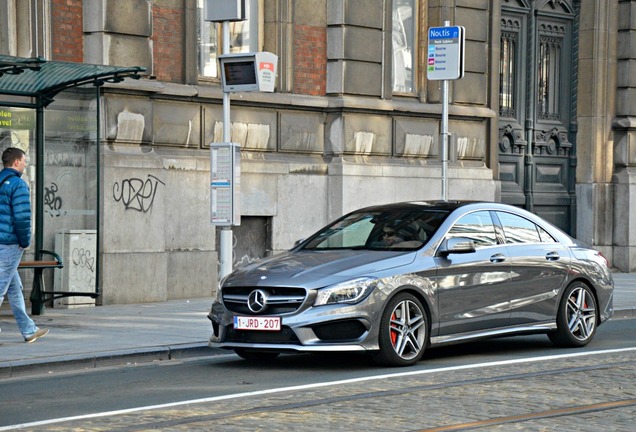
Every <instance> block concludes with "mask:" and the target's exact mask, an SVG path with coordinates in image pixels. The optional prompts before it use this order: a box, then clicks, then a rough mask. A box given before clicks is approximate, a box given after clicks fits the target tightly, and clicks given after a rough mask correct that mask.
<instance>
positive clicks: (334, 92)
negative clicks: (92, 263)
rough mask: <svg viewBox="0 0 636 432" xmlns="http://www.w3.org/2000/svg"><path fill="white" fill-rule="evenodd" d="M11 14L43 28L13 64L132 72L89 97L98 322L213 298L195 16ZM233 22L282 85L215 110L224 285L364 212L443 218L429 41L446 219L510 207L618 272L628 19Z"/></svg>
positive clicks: (287, 13)
mask: <svg viewBox="0 0 636 432" xmlns="http://www.w3.org/2000/svg"><path fill="white" fill-rule="evenodd" d="M17 3H18V1H17V0H10V1H9V2H8V4H9V6H8V8H7V7H5V10H2V9H0V14H7V16H10V14H12V13H13V14H14V15H15V14H17V15H18V18H17V20H18V22H20V18H19V16H20V14H21V13H22V14H23V15H22V20H24V19H26V18H25V16H27V17H28V16H30V15H28V13H30V14H35V15H38V16H41V17H43V18H44V20H43V21H38V22H43V24H41V26H42V29H41V30H42V31H43V32H44V33H45V35H46V36H47V37H45V38H43V40H39V41H38V40H35V39H34V40H33V42H32V44H31V45H30V46H29V47H25V46H24V44H22V46H20V43H17V42H15V39H16V35H17V33H16V32H17V30H16V32H14V34H13V37H14V39H11V37H12V35H11V30H10V29H9V30H8V31H4V33H3V34H2V35H0V52H1V53H5V54H11V55H18V56H22V57H34V56H36V55H42V56H45V57H46V58H50V59H53V60H60V61H72V62H85V63H94V64H108V65H118V66H143V67H145V68H146V70H147V76H146V77H144V78H142V79H140V80H126V81H124V82H123V83H117V84H109V83H106V84H104V85H103V86H102V87H101V98H100V100H99V103H100V106H99V108H100V110H99V111H98V112H99V113H100V114H99V121H98V123H97V124H98V126H97V127H98V128H99V135H98V136H99V143H98V145H99V155H100V156H99V158H100V160H99V166H100V171H99V172H100V178H99V184H100V187H99V188H98V191H99V192H98V193H99V200H98V202H99V203H100V204H99V210H98V211H99V214H100V218H99V221H100V222H99V226H98V227H96V228H97V232H98V237H99V256H98V260H97V265H98V266H99V268H100V272H99V275H100V276H99V280H97V281H96V283H97V284H98V285H99V287H100V292H101V293H102V295H101V298H100V299H99V300H98V302H101V303H103V304H112V303H136V302H142V301H161V300H165V299H174V298H188V297H204V296H210V295H212V294H213V293H214V291H215V289H216V285H217V283H218V260H219V256H218V241H217V237H218V231H219V230H218V229H215V227H214V226H213V225H212V224H211V223H210V187H209V180H210V149H209V147H210V143H215V142H221V141H222V126H223V106H222V99H223V93H222V90H221V87H220V84H219V78H218V71H216V55H218V54H219V52H218V51H219V49H220V48H219V47H220V46H221V38H222V36H223V35H222V34H221V32H220V31H219V30H218V29H215V27H214V25H211V24H210V23H207V22H205V21H204V20H203V19H202V14H203V11H202V6H203V4H204V3H205V2H204V1H202V0H153V1H149V0H84V1H80V0H63V1H62V0H36V1H30V2H28V3H29V4H30V5H31V9H30V10H29V12H28V13H27V12H25V11H22V9H21V8H20V7H19V6H16V4H17ZM25 3H27V2H25ZM11 4H13V5H14V6H13V9H12V6H11ZM246 4H247V7H248V13H249V16H248V18H249V19H248V21H246V22H243V23H234V24H233V27H232V33H231V35H232V43H233V44H234V45H233V49H235V48H236V49H237V50H238V49H242V50H243V51H245V50H249V51H261V50H262V51H269V52H272V53H275V54H276V55H277V56H278V58H279V63H278V75H277V81H276V91H275V92H274V93H236V94H232V95H231V122H232V128H231V137H232V139H231V141H232V142H236V143H239V144H240V145H241V162H240V170H241V178H240V208H241V215H242V217H241V225H240V226H235V227H233V236H234V247H233V250H234V256H233V261H234V265H235V266H237V265H241V264H244V263H247V262H251V261H253V260H255V259H257V258H258V257H261V256H265V255H267V254H271V253H276V252H278V251H282V250H285V249H288V248H290V247H291V246H292V245H293V243H294V241H296V240H297V239H300V238H303V237H305V236H307V235H308V234H310V233H311V232H313V231H314V230H316V229H318V228H320V227H321V226H323V225H325V224H326V223H328V222H329V221H330V220H332V219H333V218H335V217H338V216H340V215H342V214H343V213H345V212H348V211H350V210H353V209H355V208H358V207H361V206H365V205H371V204H377V203H384V202H391V201H403V200H437V199H440V198H441V196H442V195H441V193H442V182H441V166H442V164H441V150H440V142H441V139H440V132H441V113H442V105H441V92H440V82H439V81H430V80H427V79H426V62H427V47H428V41H427V36H428V28H429V27H439V26H443V25H444V23H445V22H446V21H448V22H450V23H451V25H460V26H464V27H465V29H466V47H465V73H464V76H463V78H461V79H459V80H456V81H453V82H451V83H450V107H449V116H450V120H449V131H450V140H449V141H450V153H449V168H448V180H449V182H448V197H449V199H451V200H456V199H471V200H496V201H504V202H510V203H512V204H515V205H520V206H524V207H527V208H529V209H530V210H532V211H535V212H536V213H538V214H540V215H542V216H544V217H546V218H548V219H550V220H552V221H553V222H555V223H557V224H559V225H560V226H561V227H562V228H563V229H565V230H566V231H568V232H570V233H572V234H573V235H575V236H576V237H578V238H580V239H582V240H584V241H587V242H588V243H591V244H594V245H596V246H597V247H599V248H600V249H601V250H602V251H603V252H604V254H605V255H606V256H607V257H608V258H609V259H610V260H611V262H612V263H613V264H614V266H616V267H618V268H619V269H620V270H623V271H632V270H634V269H636V250H635V249H634V248H636V218H632V217H630V215H631V213H632V209H633V208H634V207H636V177H635V176H636V174H635V173H634V166H636V151H635V150H634V142H636V140H634V139H631V138H633V136H634V134H635V133H636V126H635V125H636V121H634V116H636V102H634V101H636V98H634V97H632V94H633V92H634V89H635V88H636V72H634V71H633V70H632V69H633V67H634V59H636V52H635V51H634V47H635V46H636V43H634V41H636V32H635V31H634V29H636V18H635V17H636V13H635V11H636V2H634V1H626V0H598V1H594V2H592V1H586V0H584V1H578V0H536V1H531V0H247V3H246ZM24 14H26V15H24ZM23 22H24V21H23ZM0 27H2V26H0ZM7 28H8V27H7ZM12 40H13V42H11V41H12ZM29 49H30V51H29ZM544 49H545V51H544ZM27 51H28V52H27ZM502 53H503V54H502ZM504 54H505V55H504ZM550 60H552V63H550ZM504 70H505V71H508V72H510V73H504V72H503V71H504ZM511 71H513V72H511ZM542 71H543V72H542ZM535 89H537V90H535ZM513 101H514V103H513ZM555 101H556V102H555ZM544 102H545V104H544ZM551 104H552V105H553V106H551ZM544 105H545V107H547V108H545V110H543V111H542V109H543V108H541V107H544ZM535 111H536V112H535ZM59 193H60V194H63V193H66V194H72V193H73V192H72V191H69V190H66V191H64V190H62V189H60V192H59ZM69 199H70V198H69ZM51 235H52V234H51ZM49 243H50V241H49Z"/></svg>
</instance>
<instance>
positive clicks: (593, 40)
mask: <svg viewBox="0 0 636 432" xmlns="http://www.w3.org/2000/svg"><path fill="white" fill-rule="evenodd" d="M580 8H581V9H580V13H579V17H580V22H579V44H578V45H579V64H578V79H579V81H578V88H577V102H576V104H577V121H578V131H577V137H576V152H577V167H576V199H577V220H576V223H577V229H576V233H577V237H578V238H579V239H580V240H583V241H585V242H587V243H589V244H592V245H594V246H596V247H598V248H599V249H601V250H602V251H603V253H604V254H605V255H606V256H608V258H610V260H611V259H612V226H611V223H610V221H611V220H612V215H613V210H614V209H613V206H612V199H613V185H612V172H613V157H612V145H613V142H612V137H611V132H612V127H611V121H612V118H613V110H614V106H615V103H614V94H615V92H614V89H615V88H616V78H615V77H616V62H615V58H616V19H617V17H616V13H617V6H616V2H615V1H612V0H598V1H594V2H586V1H582V2H581V5H580Z"/></svg>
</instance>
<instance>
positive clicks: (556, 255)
mask: <svg viewBox="0 0 636 432" xmlns="http://www.w3.org/2000/svg"><path fill="white" fill-rule="evenodd" d="M559 258H561V257H560V256H559V253H558V252H548V253H547V254H545V259H547V260H548V261H556V260H558V259H559Z"/></svg>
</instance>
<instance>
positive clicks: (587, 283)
mask: <svg viewBox="0 0 636 432" xmlns="http://www.w3.org/2000/svg"><path fill="white" fill-rule="evenodd" d="M577 282H580V283H582V284H584V285H585V286H587V287H588V288H589V289H590V291H592V294H593V295H594V301H595V302H596V310H595V314H596V320H597V323H599V324H600V322H601V321H600V320H601V311H600V307H599V302H598V292H597V291H596V287H595V286H594V284H593V283H592V282H590V280H589V279H587V278H585V277H583V276H577V277H575V278H573V279H572V280H570V281H568V283H567V285H565V287H563V289H562V290H561V293H560V294H559V301H558V302H557V304H556V307H557V308H558V307H559V305H560V304H561V301H562V300H563V295H564V294H565V290H566V289H567V288H568V287H569V286H570V285H572V284H574V283H577Z"/></svg>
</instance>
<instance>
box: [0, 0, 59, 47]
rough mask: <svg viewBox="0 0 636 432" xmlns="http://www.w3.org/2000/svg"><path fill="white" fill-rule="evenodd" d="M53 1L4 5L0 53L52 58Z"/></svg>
mask: <svg viewBox="0 0 636 432" xmlns="http://www.w3.org/2000/svg"><path fill="white" fill-rule="evenodd" d="M48 18H49V0H31V1H23V0H5V1H2V2H0V54H5V55H11V56H17V57H27V58H31V57H43V58H50V49H49V39H48V38H49V34H50V30H49V25H50V23H49V19H48Z"/></svg>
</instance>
